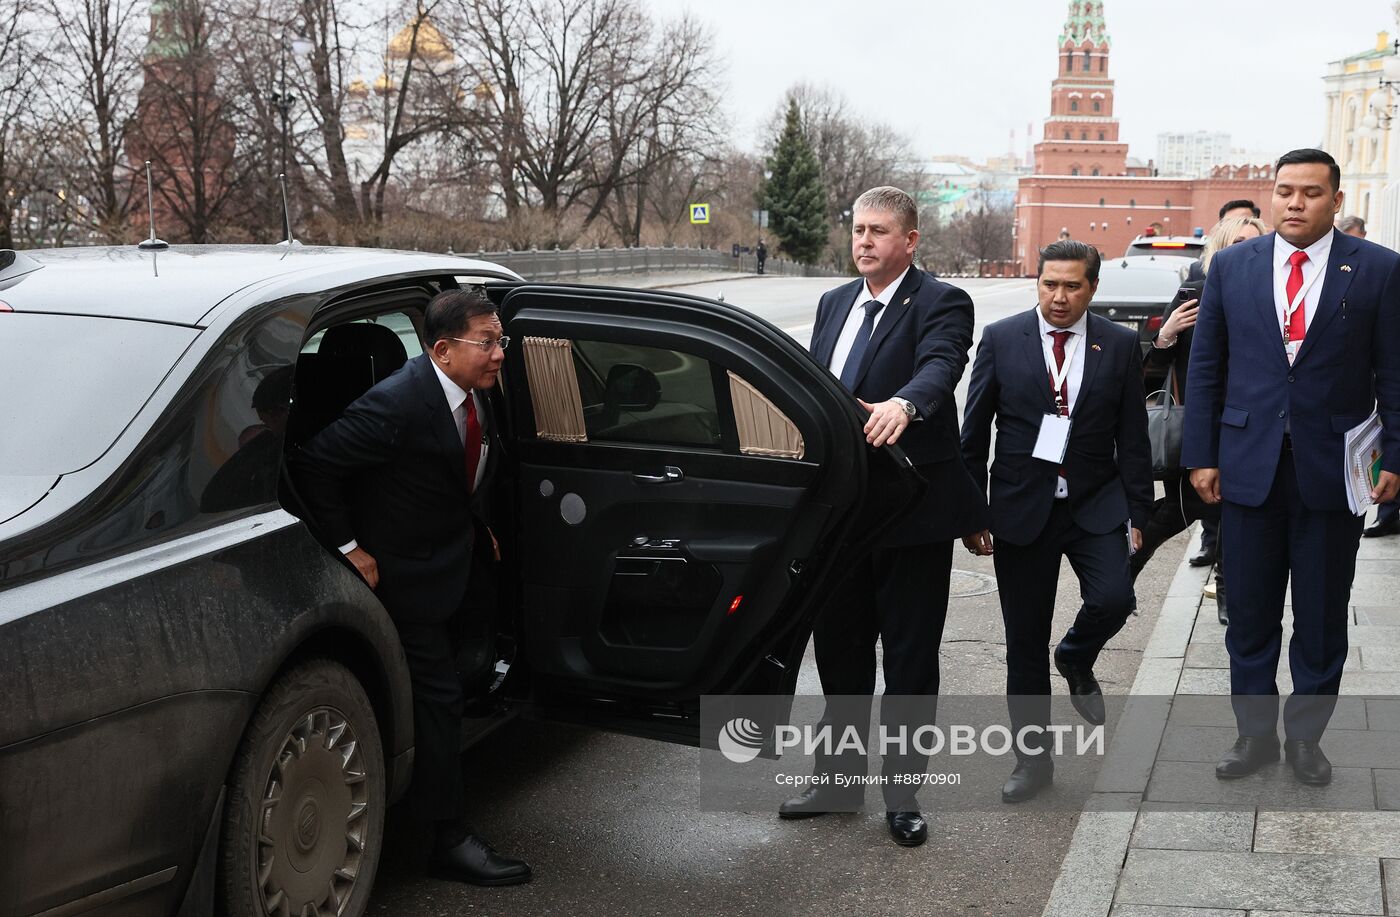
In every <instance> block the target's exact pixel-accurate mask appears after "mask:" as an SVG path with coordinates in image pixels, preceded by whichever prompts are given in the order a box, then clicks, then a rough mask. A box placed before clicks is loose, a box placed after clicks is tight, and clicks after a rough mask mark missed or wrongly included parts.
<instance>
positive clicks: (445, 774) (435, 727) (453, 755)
mask: <svg viewBox="0 0 1400 917" xmlns="http://www.w3.org/2000/svg"><path fill="white" fill-rule="evenodd" d="M456 632H457V628H456V626H455V621H453V620H448V621H444V622H441V623H432V624H400V625H399V642H401V643H402V644H403V651H404V655H405V656H406V657H407V658H408V674H409V678H410V680H411V681H412V684H413V744H414V752H413V783H412V784H411V786H410V787H409V794H408V797H409V808H410V810H411V811H412V812H413V814H414V816H415V817H416V818H418V819H420V820H422V821H429V822H432V821H447V820H449V819H460V818H462V817H463V816H464V815H465V811H466V794H465V790H464V789H463V786H462V765H461V754H462V711H463V705H464V698H463V692H462V680H461V678H460V677H459V676H458V674H457V659H456V636H457V633H456Z"/></svg>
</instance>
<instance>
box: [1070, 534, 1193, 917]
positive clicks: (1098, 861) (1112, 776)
mask: <svg viewBox="0 0 1400 917" xmlns="http://www.w3.org/2000/svg"><path fill="white" fill-rule="evenodd" d="M1199 547H1200V532H1199V531H1197V533H1196V535H1194V536H1193V537H1192V539H1191V543H1190V545H1189V546H1188V547H1187V549H1186V553H1185V555H1184V556H1183V557H1182V559H1181V563H1180V565H1178V566H1177V568H1176V576H1174V577H1173V578H1172V582H1171V586H1170V587H1168V589H1167V595H1166V598H1165V599H1164V600H1163V602H1162V611H1161V613H1160V614H1159V615H1158V616H1157V623H1156V625H1155V626H1154V627H1153V629H1152V635H1151V637H1149V638H1148V641H1147V647H1146V649H1144V650H1143V653H1142V662H1141V664H1140V665H1139V666H1138V672H1137V677H1136V678H1135V679H1133V686H1132V688H1131V689H1130V690H1129V692H1128V695H1129V700H1128V701H1127V703H1126V705H1125V707H1124V710H1123V714H1122V715H1121V716H1120V717H1119V720H1118V722H1119V724H1120V728H1119V730H1118V731H1117V732H1116V733H1115V735H1114V737H1113V742H1112V744H1111V745H1110V746H1109V749H1108V755H1107V758H1106V764H1105V767H1104V768H1103V774H1104V776H1101V777H1100V779H1099V782H1098V783H1097V784H1095V786H1094V795H1092V796H1090V797H1089V799H1088V801H1086V802H1085V804H1084V808H1083V809H1082V810H1081V812H1080V815H1079V824H1078V825H1076V826H1075V829H1074V836H1073V837H1072V838H1071V839H1070V844H1069V850H1068V851H1066V852H1065V857H1064V859H1063V860H1062V861H1061V863H1060V872H1059V875H1058V876H1057V877H1056V879H1055V886H1054V888H1052V889H1051V890H1050V900H1049V902H1048V903H1047V904H1046V905H1045V911H1044V913H1043V917H1108V915H1109V912H1110V911H1111V910H1112V908H1113V895H1114V892H1115V891H1117V888H1118V877H1119V874H1120V873H1121V872H1122V869H1123V863H1124V861H1125V860H1126V859H1127V856H1128V843H1129V841H1130V840H1131V839H1132V835H1133V826H1134V825H1135V824H1136V822H1137V808H1138V803H1140V802H1141V800H1142V794H1143V793H1145V792H1146V790H1147V781H1148V779H1149V778H1150V777H1151V776H1152V765H1153V762H1154V761H1156V758H1157V748H1158V746H1159V745H1160V744H1161V741H1162V735H1163V733H1164V732H1165V731H1166V727H1167V716H1168V715H1169V714H1170V713H1171V699H1172V697H1173V696H1174V695H1175V694H1176V688H1177V684H1178V682H1179V681H1180V680H1181V670H1182V667H1183V666H1184V664H1185V661H1186V647H1187V644H1189V643H1190V641H1191V630H1192V628H1193V627H1195V623H1196V616H1197V614H1198V613H1199V612H1200V607H1201V589H1202V588H1203V587H1204V586H1205V584H1206V579H1207V578H1208V577H1209V576H1210V570H1211V568H1209V567H1192V566H1191V565H1190V562H1189V561H1190V558H1191V557H1192V556H1193V555H1194V554H1195V553H1196V552H1197V551H1198V550H1199ZM1123 724H1126V725H1123Z"/></svg>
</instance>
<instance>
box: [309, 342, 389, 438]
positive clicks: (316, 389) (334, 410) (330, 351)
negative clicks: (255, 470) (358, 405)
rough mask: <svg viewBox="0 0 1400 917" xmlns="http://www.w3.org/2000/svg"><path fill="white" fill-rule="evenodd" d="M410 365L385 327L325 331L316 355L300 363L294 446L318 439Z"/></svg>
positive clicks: (310, 355)
mask: <svg viewBox="0 0 1400 917" xmlns="http://www.w3.org/2000/svg"><path fill="white" fill-rule="evenodd" d="M407 361H408V353H407V351H406V350H405V349H404V346H403V341H401V340H399V336H398V335H397V334H396V333H395V332H394V331H393V329H391V328H388V327H386V326H384V325H376V324H373V323H370V322H349V323H347V324H344V325H335V326H333V327H331V328H328V329H326V333H325V334H324V335H322V337H321V345H320V347H319V348H317V351H316V352H315V353H304V354H302V355H301V356H300V357H298V358H297V368H296V388H295V393H294V396H293V402H292V416H291V421H290V424H289V427H288V433H287V438H288V440H289V444H290V445H300V444H302V443H304V442H306V441H307V440H309V439H310V438H311V437H313V436H315V435H316V434H317V433H319V432H320V431H321V430H322V429H323V428H324V427H326V426H327V425H328V424H330V422H331V421H333V420H335V419H336V418H337V417H339V416H340V415H341V413H342V412H343V411H344V410H345V409H346V408H347V407H349V406H350V404H351V402H353V401H354V400H355V399H356V398H359V397H360V396H361V395H363V394H364V393H365V392H367V391H369V390H370V389H371V388H372V387H373V386H375V385H376V384H378V383H380V382H382V381H384V380H385V379H387V378H389V376H391V375H393V374H394V373H395V372H397V371H398V369H399V368H400V367H402V366H403V365H404V363H406V362H407Z"/></svg>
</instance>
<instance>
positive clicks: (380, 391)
mask: <svg viewBox="0 0 1400 917" xmlns="http://www.w3.org/2000/svg"><path fill="white" fill-rule="evenodd" d="M501 331H502V329H501V323H500V320H499V318H497V316H496V307H495V306H494V305H493V304H492V303H491V302H490V300H488V299H487V298H486V297H485V296H484V295H483V294H480V293H474V292H467V291H462V290H451V291H447V292H444V293H440V294H438V295H437V296H436V297H434V298H433V300H432V301H431V302H430V303H429V304H428V308H427V311H426V314H425V316H424V322H423V332H424V337H425V339H426V340H427V341H429V342H431V343H430V349H429V351H428V352H427V353H424V354H422V355H420V356H418V357H415V358H414V359H412V360H410V361H408V363H406V364H405V365H404V366H403V368H402V369H400V370H399V371H398V372H396V373H394V374H393V375H392V376H390V377H389V378H387V379H385V380H384V381H383V382H381V383H379V384H378V385H376V386H375V387H374V388H372V389H370V390H369V391H368V392H366V393H365V394H364V395H363V396H362V397H361V398H359V399H358V400H357V401H355V402H354V403H353V404H351V405H350V407H348V408H347V409H346V410H345V413H344V415H342V416H341V417H340V419H338V420H336V421H335V422H334V423H332V424H331V425H330V426H328V427H326V428H325V429H324V430H322V431H321V432H320V433H319V434H317V435H316V437H315V438H314V439H312V440H311V442H310V443H308V444H307V445H306V446H305V447H304V448H303V449H302V450H301V451H300V452H299V453H297V454H295V455H293V456H292V457H291V459H290V463H291V468H292V472H293V475H294V478H295V481H296V484H297V487H298V488H299V491H300V493H301V495H302V497H303V498H304V499H305V501H306V503H307V505H308V506H309V508H310V511H311V515H312V517H313V519H314V521H315V523H316V525H317V528H318V529H319V531H320V533H321V536H322V538H323V539H324V540H325V541H326V542H327V543H328V544H330V545H333V546H336V547H339V549H340V550H341V551H342V552H343V553H344V554H345V555H346V558H347V559H348V560H349V561H350V562H351V563H352V564H353V565H354V566H355V569H356V570H357V571H359V573H360V575H361V576H362V577H363V578H364V580H365V582H366V583H368V584H369V586H370V588H371V589H374V590H375V592H376V594H377V595H378V596H379V598H380V600H381V601H382V602H383V603H384V607H385V608H387V609H388V611H389V614H390V616H391V617H393V619H394V622H395V623H396V624H397V625H398V630H399V638H400V640H401V642H402V643H403V648H404V654H405V655H406V657H407V660H408V668H409V673H410V675H411V676H412V680H413V723H414V746H415V748H414V767H413V785H412V788H411V799H410V801H411V804H412V808H413V810H414V811H415V813H416V814H417V815H418V816H419V817H420V818H422V819H424V820H429V821H432V822H434V824H435V838H434V845H433V852H432V857H431V860H430V863H429V866H430V869H431V870H432V872H433V873H434V874H435V875H438V876H440V877H443V878H451V879H458V880H461V881H464V882H471V883H473V884H478V885H510V884H515V883H517V882H525V881H528V880H529V878H530V867H529V866H527V865H526V864H525V863H522V862H520V861H519V860H513V859H509V858H507V857H504V856H501V855H500V854H498V853H496V852H495V851H494V850H492V849H491V847H490V846H489V845H487V844H486V843H485V842H484V841H482V840H481V839H479V838H477V837H476V836H475V835H473V834H472V833H471V832H470V830H469V829H468V828H467V826H466V824H465V823H464V820H463V816H464V813H465V799H464V790H463V786H462V775H461V767H460V764H459V757H460V755H459V752H460V736H461V728H462V708H463V701H464V698H463V688H462V674H463V673H460V672H459V671H458V664H457V658H456V650H457V648H458V641H459V638H460V637H461V635H462V633H463V630H464V627H466V626H467V625H470V624H475V625H477V626H476V627H475V628H474V629H475V630H477V631H478V632H485V633H489V632H490V622H489V621H488V622H485V627H482V626H481V624H482V622H480V621H467V620H464V610H465V609H467V608H468V606H470V605H473V600H474V599H475V598H477V597H478V596H480V595H481V594H482V593H483V592H485V593H489V592H490V589H491V585H490V583H491V577H492V571H491V569H490V561H491V556H492V553H493V543H494V537H493V536H492V535H491V534H490V532H489V530H488V529H487V528H486V526H485V525H484V523H483V522H482V512H481V508H482V507H483V506H484V503H485V500H484V497H485V495H486V494H487V493H488V492H489V487H490V478H491V471H492V467H493V465H494V464H495V461H496V456H498V455H499V449H498V448H496V447H495V444H494V443H493V441H492V436H493V430H492V428H493V424H492V423H491V420H490V411H489V406H488V401H487V399H486V392H487V391H489V390H490V388H491V387H492V386H493V385H495V384H496V377H497V374H498V373H499V372H500V368H501V364H502V362H503V361H504V359H505V347H506V345H507V344H508V343H509V338H506V337H504V336H502V334H501ZM474 614H476V615H480V614H481V612H480V610H476V611H474Z"/></svg>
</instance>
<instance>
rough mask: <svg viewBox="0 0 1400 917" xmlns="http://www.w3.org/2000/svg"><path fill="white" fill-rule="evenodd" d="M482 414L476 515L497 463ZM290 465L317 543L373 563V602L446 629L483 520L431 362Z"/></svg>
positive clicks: (420, 360) (363, 402) (383, 389)
mask: <svg viewBox="0 0 1400 917" xmlns="http://www.w3.org/2000/svg"><path fill="white" fill-rule="evenodd" d="M482 401H483V402H485V403H487V404H488V405H489V401H488V400H487V399H485V398H483V399H482ZM484 413H486V414H487V417H484V418H482V424H483V428H484V429H486V430H487V431H488V435H490V436H491V443H490V445H491V448H490V450H489V452H488V453H487V467H486V474H485V477H483V478H482V484H481V486H480V487H479V488H478V489H477V492H476V498H477V500H479V501H480V505H481V506H484V504H485V501H484V500H482V499H481V498H483V497H484V496H485V495H486V494H487V493H488V492H489V490H490V488H489V482H490V480H491V477H492V472H493V470H494V469H493V466H494V465H495V464H496V461H497V459H498V457H499V456H500V448H499V444H498V442H497V440H496V439H495V436H494V424H493V423H491V420H490V408H489V407H488V408H487V410H486V411H485V412H484ZM288 464H289V466H290V468H291V471H292V475H293V479H294V481H295V482H296V485H297V488H298V491H299V493H300V495H301V497H302V499H303V500H304V501H305V502H306V503H307V505H308V509H309V510H310V512H311V515H312V518H313V520H314V522H315V523H316V526H317V529H318V534H319V535H320V537H321V539H322V541H323V542H324V543H325V544H326V545H327V546H330V547H332V548H336V547H338V546H339V545H343V544H346V543H347V542H349V541H350V540H351V539H354V540H355V541H357V542H358V543H359V545H360V547H362V548H364V549H365V550H366V551H367V552H369V554H370V555H371V556H373V557H374V559H375V562H376V563H377V564H378V566H379V586H378V588H377V589H376V594H377V595H378V596H379V598H380V600H381V601H382V602H383V603H384V606H385V608H387V609H388V610H389V613H390V615H392V616H393V617H394V619H395V620H398V621H400V622H405V623H408V622H412V623H426V622H435V621H444V620H446V619H447V618H448V617H450V616H451V615H452V614H453V613H454V612H456V611H457V609H458V608H459V607H460V606H461V604H462V601H463V598H464V596H465V594H466V588H467V580H468V578H469V576H470V573H471V569H472V549H473V545H474V544H475V541H476V534H477V533H476V528H477V525H478V524H480V515H481V514H480V512H479V511H478V510H479V507H478V506H477V505H476V503H477V501H475V500H474V499H473V496H472V494H471V491H470V485H469V482H468V481H467V471H466V454H465V450H464V449H463V448H462V442H461V440H460V439H459V438H458V435H457V427H456V425H455V424H454V423H453V421H452V414H451V412H450V411H449V410H448V408H447V398H446V396H445V395H444V394H443V391H442V384H441V383H440V382H439V381H438V378H437V374H436V373H435V372H434V371H433V367H432V364H431V363H430V362H429V357H428V355H427V354H422V355H420V356H417V357H414V358H413V359H412V360H409V361H408V362H407V363H406V364H404V366H403V368H402V369H400V370H399V371H398V372H396V373H394V374H393V375H392V376H390V377H389V378H387V379H385V380H384V381H383V382H380V383H379V384H378V385H376V386H375V387H374V388H372V389H370V390H369V391H368V392H366V393H365V394H364V395H362V396H361V397H360V398H359V399H358V400H356V401H355V402H354V403H353V404H351V405H350V407H348V408H346V409H345V413H344V414H343V415H342V416H341V417H340V419H338V420H336V421H335V422H334V423H332V424H331V425H330V426H328V427H326V428H325V429H324V430H322V431H321V432H320V433H318V434H316V436H315V437H314V438H313V439H312V440H311V441H310V442H309V443H307V444H306V445H305V446H304V447H303V448H302V449H301V450H300V451H299V452H297V453H295V454H293V455H292V456H290V457H289V460H288Z"/></svg>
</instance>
